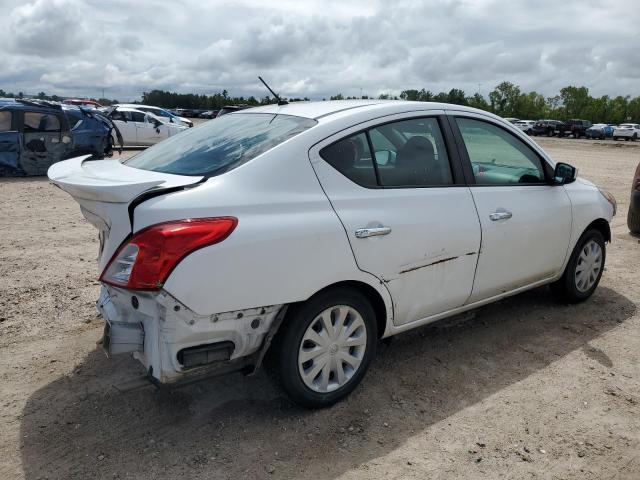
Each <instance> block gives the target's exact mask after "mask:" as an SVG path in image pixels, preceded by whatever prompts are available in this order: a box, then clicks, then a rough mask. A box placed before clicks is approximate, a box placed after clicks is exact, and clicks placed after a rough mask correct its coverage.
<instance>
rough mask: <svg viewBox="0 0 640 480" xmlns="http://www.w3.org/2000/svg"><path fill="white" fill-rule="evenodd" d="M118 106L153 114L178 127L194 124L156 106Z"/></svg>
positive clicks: (132, 104)
mask: <svg viewBox="0 0 640 480" xmlns="http://www.w3.org/2000/svg"><path fill="white" fill-rule="evenodd" d="M117 106H118V107H128V108H135V109H136V110H140V111H142V112H149V113H153V114H154V115H155V116H156V117H160V119H161V120H162V121H163V122H165V123H175V124H177V125H184V126H186V127H193V122H192V121H191V120H189V119H188V118H184V117H179V116H178V115H174V114H173V113H171V112H170V111H169V110H166V109H164V108H160V107H156V106H154V105H141V104H138V103H119V104H118V105H117Z"/></svg>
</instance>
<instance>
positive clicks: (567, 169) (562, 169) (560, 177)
mask: <svg viewBox="0 0 640 480" xmlns="http://www.w3.org/2000/svg"><path fill="white" fill-rule="evenodd" d="M577 177H578V169H577V168H576V167H574V166H572V165H569V164H568V163H562V162H560V163H556V168H555V171H554V172H553V184H554V185H565V184H567V183H571V182H573V181H575V179H576V178H577Z"/></svg>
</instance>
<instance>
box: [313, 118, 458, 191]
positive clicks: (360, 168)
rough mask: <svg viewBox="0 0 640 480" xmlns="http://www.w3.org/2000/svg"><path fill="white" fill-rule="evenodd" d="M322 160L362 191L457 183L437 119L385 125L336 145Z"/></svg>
mask: <svg viewBox="0 0 640 480" xmlns="http://www.w3.org/2000/svg"><path fill="white" fill-rule="evenodd" d="M372 151H373V155H372ZM320 156H321V157H322V158H323V159H324V160H325V161H326V162H327V163H329V164H330V165H331V166H332V167H334V168H335V169H336V170H338V171H339V172H340V173H342V174H343V175H344V176H346V177H347V178H349V179H350V180H351V181H353V182H355V183H357V184H358V185H360V186H362V187H367V188H375V187H383V188H402V187H434V186H445V185H453V183H454V182H453V176H452V172H451V164H450V163H449V156H448V155H447V149H446V147H445V142H444V138H443V136H442V132H441V130H440V125H439V123H438V119H437V118H412V119H408V120H400V121H397V122H390V123H385V124H383V125H379V126H377V127H374V128H371V129H369V130H367V131H365V132H361V133H358V134H356V135H352V136H350V137H348V138H344V139H342V140H339V141H337V142H335V143H332V144H331V145H329V146H327V147H325V148H323V149H322V150H321V151H320ZM374 159H375V161H374Z"/></svg>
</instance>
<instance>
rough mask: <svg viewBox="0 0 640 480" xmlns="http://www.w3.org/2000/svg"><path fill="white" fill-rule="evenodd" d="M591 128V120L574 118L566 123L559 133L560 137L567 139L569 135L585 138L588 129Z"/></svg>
mask: <svg viewBox="0 0 640 480" xmlns="http://www.w3.org/2000/svg"><path fill="white" fill-rule="evenodd" d="M591 126H592V123H591V122H590V121H589V120H581V119H578V118H573V119H571V120H567V121H566V122H564V123H563V125H561V126H560V128H559V129H558V132H557V133H558V136H559V137H565V136H567V135H568V136H571V137H573V138H580V137H585V136H586V132H587V129H588V128H591Z"/></svg>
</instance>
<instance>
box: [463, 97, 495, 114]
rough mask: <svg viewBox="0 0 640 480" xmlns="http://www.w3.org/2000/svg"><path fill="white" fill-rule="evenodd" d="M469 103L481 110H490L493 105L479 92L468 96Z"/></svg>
mask: <svg viewBox="0 0 640 480" xmlns="http://www.w3.org/2000/svg"><path fill="white" fill-rule="evenodd" d="M467 105H469V106H470V107H473V108H479V109H480V110H487V111H488V110H489V109H490V108H491V107H490V106H489V103H488V102H487V101H486V100H485V98H484V97H483V96H482V95H480V94H479V93H475V94H474V95H473V97H467Z"/></svg>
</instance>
